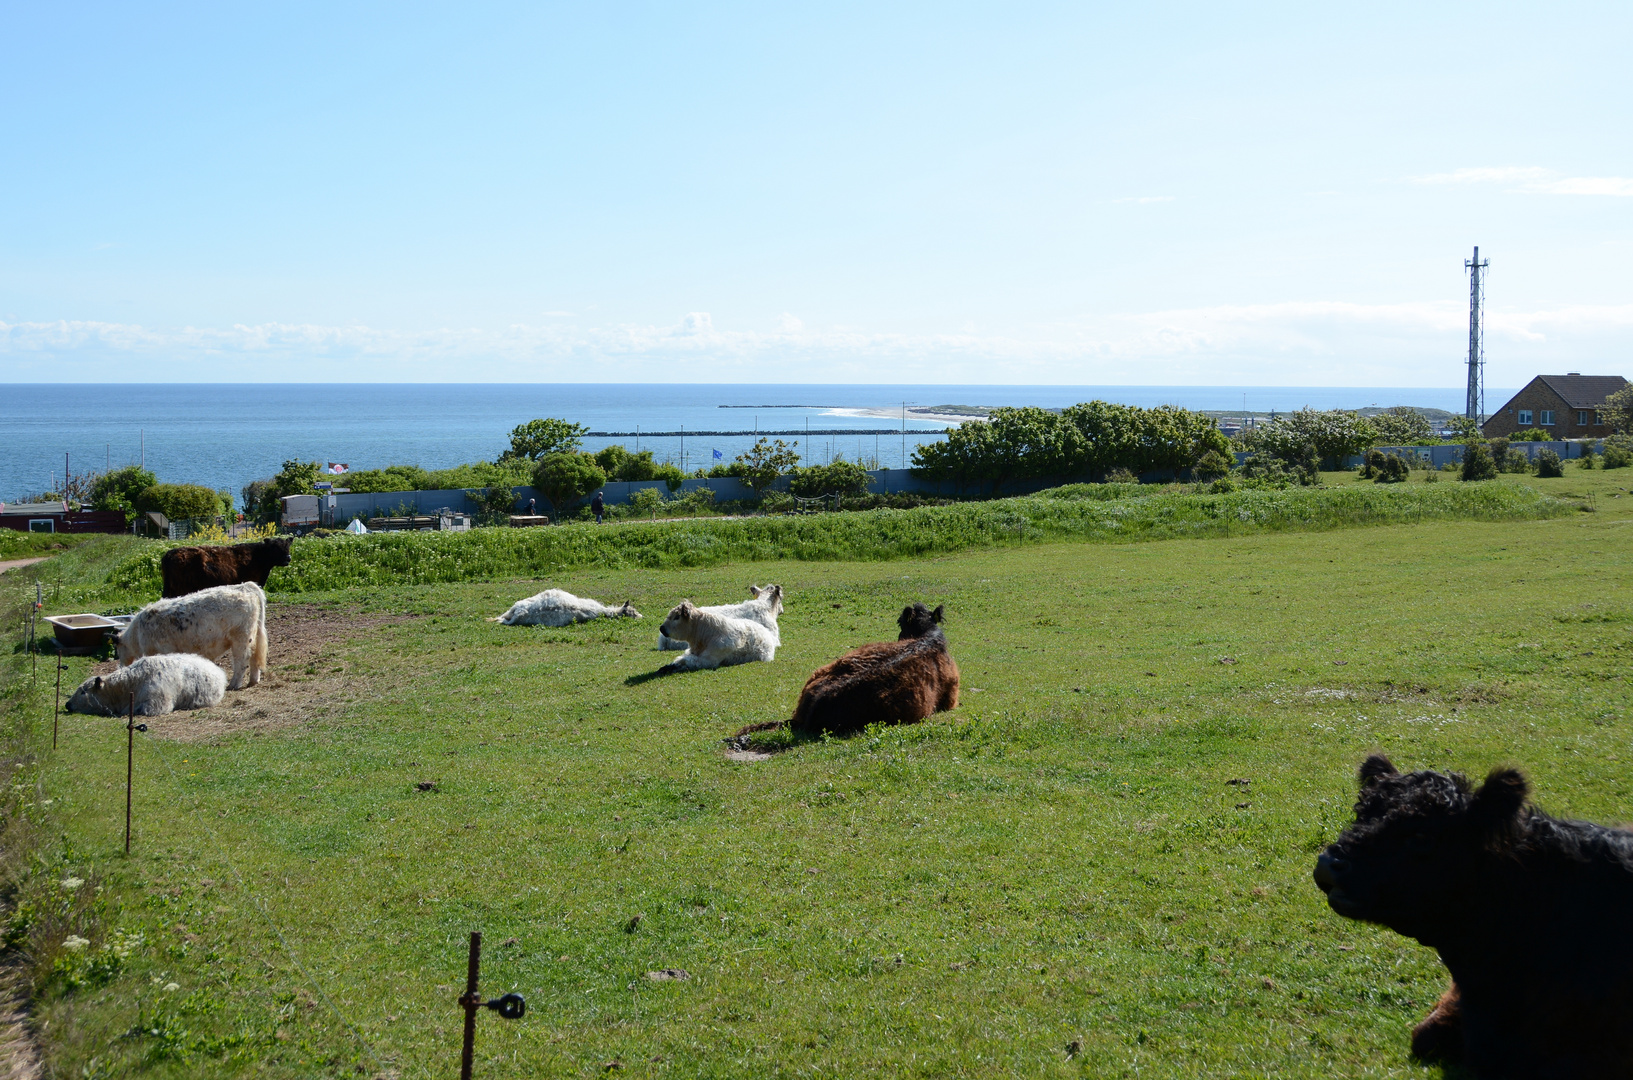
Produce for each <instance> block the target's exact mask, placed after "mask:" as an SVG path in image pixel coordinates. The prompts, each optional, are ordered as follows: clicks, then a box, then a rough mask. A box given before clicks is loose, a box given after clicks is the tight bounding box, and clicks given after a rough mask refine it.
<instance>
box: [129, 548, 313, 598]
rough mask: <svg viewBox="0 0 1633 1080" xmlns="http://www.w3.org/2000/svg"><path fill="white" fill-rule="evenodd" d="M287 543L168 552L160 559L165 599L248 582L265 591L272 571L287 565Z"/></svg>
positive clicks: (186, 549)
mask: <svg viewBox="0 0 1633 1080" xmlns="http://www.w3.org/2000/svg"><path fill="white" fill-rule="evenodd" d="M289 541H290V537H287V536H275V537H272V538H271V539H268V540H258V541H256V542H255V543H253V544H233V545H231V546H209V547H179V548H171V549H170V550H169V551H167V552H165V553H164V554H163V555H162V556H160V558H159V573H160V574H161V575H162V576H163V578H164V595H165V596H166V597H172V596H187V595H188V594H189V593H196V592H202V591H203V590H205V589H210V588H214V587H215V586H217V585H242V584H244V583H245V582H250V581H253V582H255V584H257V585H260V586H261V587H262V588H265V587H266V579H267V577H268V576H269V575H270V574H271V573H272V571H273V570H274V569H276V568H277V567H280V566H288V565H289Z"/></svg>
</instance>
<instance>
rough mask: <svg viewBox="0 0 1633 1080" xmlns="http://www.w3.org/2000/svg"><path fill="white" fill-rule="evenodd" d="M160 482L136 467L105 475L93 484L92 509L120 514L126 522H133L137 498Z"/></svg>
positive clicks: (91, 494) (132, 466)
mask: <svg viewBox="0 0 1633 1080" xmlns="http://www.w3.org/2000/svg"><path fill="white" fill-rule="evenodd" d="M158 482H159V478H158V477H156V476H154V475H153V474H152V473H151V472H149V471H147V470H146V469H143V468H141V467H139V466H136V465H127V466H125V467H124V468H123V469H115V470H113V471H112V472H106V473H103V474H102V475H101V476H98V477H97V478H96V479H95V480H93V481H92V482H91V490H90V503H91V509H92V510H107V511H115V512H120V513H123V514H124V515H125V521H126V522H130V521H133V520H134V519H135V518H136V514H137V510H136V500H137V497H138V496H140V495H141V493H142V492H143V491H145V490H147V489H148V488H150V487H152V486H153V485H155V484H157V483H158Z"/></svg>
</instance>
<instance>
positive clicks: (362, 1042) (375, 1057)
mask: <svg viewBox="0 0 1633 1080" xmlns="http://www.w3.org/2000/svg"><path fill="white" fill-rule="evenodd" d="M159 742H160V740H158V739H150V740H148V743H149V745H151V746H153V748H154V750H155V751H156V756H157V757H158V759H159V760H160V761H162V762H164V768H165V771H166V772H168V773H169V774H170V779H171V781H172V782H173V783H174V784H175V785H176V786H177V787H181V786H182V784H181V777H179V776H177V775H176V770H175V767H174V766H172V765H171V764H170V756H169V751H168V750H160V749H159ZM203 809H204V804H203V802H202V801H201V800H199V799H198V798H196V797H195V798H194V800H193V815H194V817H195V818H196V819H197V820H199V821H201V822H203V823H204V830H205V831H206V832H208V833H209V834H210V841H211V843H212V844H214V845H215V849H216V853H217V854H219V855H220V856H221V861H222V862H224V863H226V864H227V869H228V870H230V871H232V876H233V880H234V881H236V882H238V887H239V888H240V889H242V890H243V891H244V894H245V895H246V896H248V897H249V898H250V899H251V900H252V901H254V903H255V907H256V910H258V911H259V912H260V913H261V919H262V920H263V921H264V922H265V923H266V925H267V927H268V928H269V929H270V930H271V931H272V933H273V935H274V936H275V937H276V938H277V939H278V944H279V945H281V946H283V951H284V955H285V956H287V957H289V962H290V963H291V964H293V965H295V970H296V971H298V972H300V976H301V978H302V979H304V980H305V981H306V984H307V985H308V986H310V987H312V989H314V990H316V991H317V992H318V996H319V997H320V998H322V999H323V1004H324V1005H326V1006H328V1008H329V1011H330V1012H331V1013H333V1014H334V1017H335V1019H336V1020H339V1021H340V1024H341V1026H342V1027H344V1028H345V1029H346V1030H347V1031H348V1032H350V1033H351V1036H352V1038H354V1039H356V1040H357V1044H358V1045H359V1046H361V1047H362V1048H363V1053H364V1054H366V1055H367V1056H368V1058H369V1060H370V1061H372V1062H374V1068H375V1071H376V1072H377V1073H378V1074H389V1072H390V1070H388V1069H387V1067H386V1064H385V1062H384V1061H383V1060H382V1059H381V1057H380V1055H379V1053H378V1052H376V1051H375V1049H374V1047H373V1046H372V1045H370V1043H369V1041H368V1040H367V1039H365V1038H364V1037H363V1033H362V1032H360V1031H358V1030H357V1029H356V1028H355V1027H353V1026H352V1023H351V1021H350V1020H347V1019H346V1014H345V1013H343V1012H341V1011H340V1009H339V1008H338V1007H337V1006H336V1005H335V1003H334V1001H332V1000H331V999H330V997H329V995H328V994H327V993H326V992H325V991H324V989H323V985H322V984H321V983H319V982H318V981H317V980H316V979H314V978H313V977H312V973H311V972H310V971H307V970H306V965H304V964H302V963H301V962H300V957H298V956H296V955H295V950H294V949H293V948H292V947H291V946H290V944H289V939H288V938H286V937H284V932H283V930H282V929H281V928H280V927H279V926H278V924H277V922H275V921H274V920H273V918H272V914H271V912H269V911H267V909H266V905H265V904H263V903H262V902H261V898H260V897H259V896H258V895H256V893H255V892H254V890H252V889H251V888H250V887H249V885H248V884H246V883H245V881H244V876H243V875H242V874H240V873H239V872H238V866H237V864H236V863H234V862H233V861H232V857H231V856H229V855H228V854H227V848H226V845H225V844H223V843H222V842H221V837H220V835H219V834H218V833H217V832H216V831H215V828H214V826H212V825H211V824H210V819H209V818H208V817H207V816H206V815H205V814H204V813H203ZM421 1074H422V1075H424V1076H427V1077H429V1076H430V1074H429V1073H428V1072H425V1071H424V1070H423V1069H422V1070H421Z"/></svg>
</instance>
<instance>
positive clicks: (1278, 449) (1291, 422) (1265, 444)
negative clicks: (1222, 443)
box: [1243, 409, 1376, 468]
mask: <svg viewBox="0 0 1633 1080" xmlns="http://www.w3.org/2000/svg"><path fill="white" fill-rule="evenodd" d="M1375 439H1376V430H1375V429H1374V428H1373V426H1372V423H1371V421H1369V420H1367V419H1366V418H1365V417H1363V416H1361V414H1360V413H1357V412H1352V411H1349V410H1346V409H1333V410H1331V411H1326V412H1323V411H1320V410H1317V409H1300V410H1298V411H1297V412H1292V413H1288V414H1286V415H1285V416H1278V417H1277V418H1276V419H1275V420H1273V421H1271V423H1269V424H1268V425H1266V426H1264V427H1258V428H1253V429H1252V430H1250V431H1248V432H1245V433H1244V436H1243V442H1244V443H1245V444H1246V445H1247V446H1248V447H1249V448H1250V449H1253V450H1256V451H1259V452H1263V453H1269V454H1271V455H1272V456H1274V457H1277V458H1280V459H1281V460H1282V461H1284V462H1286V463H1287V464H1288V466H1289V467H1292V468H1299V467H1302V466H1303V465H1304V464H1305V463H1307V461H1308V453H1307V448H1313V449H1314V451H1315V454H1316V457H1317V458H1319V459H1320V460H1321V461H1324V462H1327V463H1328V464H1329V465H1331V466H1332V467H1333V468H1337V467H1338V463H1339V462H1341V461H1342V460H1343V459H1344V458H1346V457H1349V456H1350V455H1351V454H1360V453H1364V452H1365V451H1366V449H1367V447H1369V446H1371V445H1372V444H1373V442H1374V441H1375Z"/></svg>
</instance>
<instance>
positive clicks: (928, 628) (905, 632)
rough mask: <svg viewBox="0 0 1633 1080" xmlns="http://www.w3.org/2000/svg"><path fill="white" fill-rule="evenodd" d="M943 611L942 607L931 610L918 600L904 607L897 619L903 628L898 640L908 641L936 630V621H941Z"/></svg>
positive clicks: (897, 623) (898, 624) (897, 622)
mask: <svg viewBox="0 0 1633 1080" xmlns="http://www.w3.org/2000/svg"><path fill="white" fill-rule="evenodd" d="M942 613H943V608H941V607H937V608H936V609H935V610H934V611H931V610H930V609H929V608H927V607H925V606H924V605H923V604H921V603H919V602H917V601H914V602H913V603H912V604H910V605H909V606H907V607H904V608H902V613H901V617H900V618H898V619H897V620H896V625H897V626H899V627H901V628H902V632H901V636H900V637H898V638H897V639H896V640H897V641H906V640H907V639H908V638H919V637H924V636H925V635H926V634H929V633H931V632H932V631H934V630H935V628H936V623H938V622H940V621H941V619H942Z"/></svg>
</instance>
